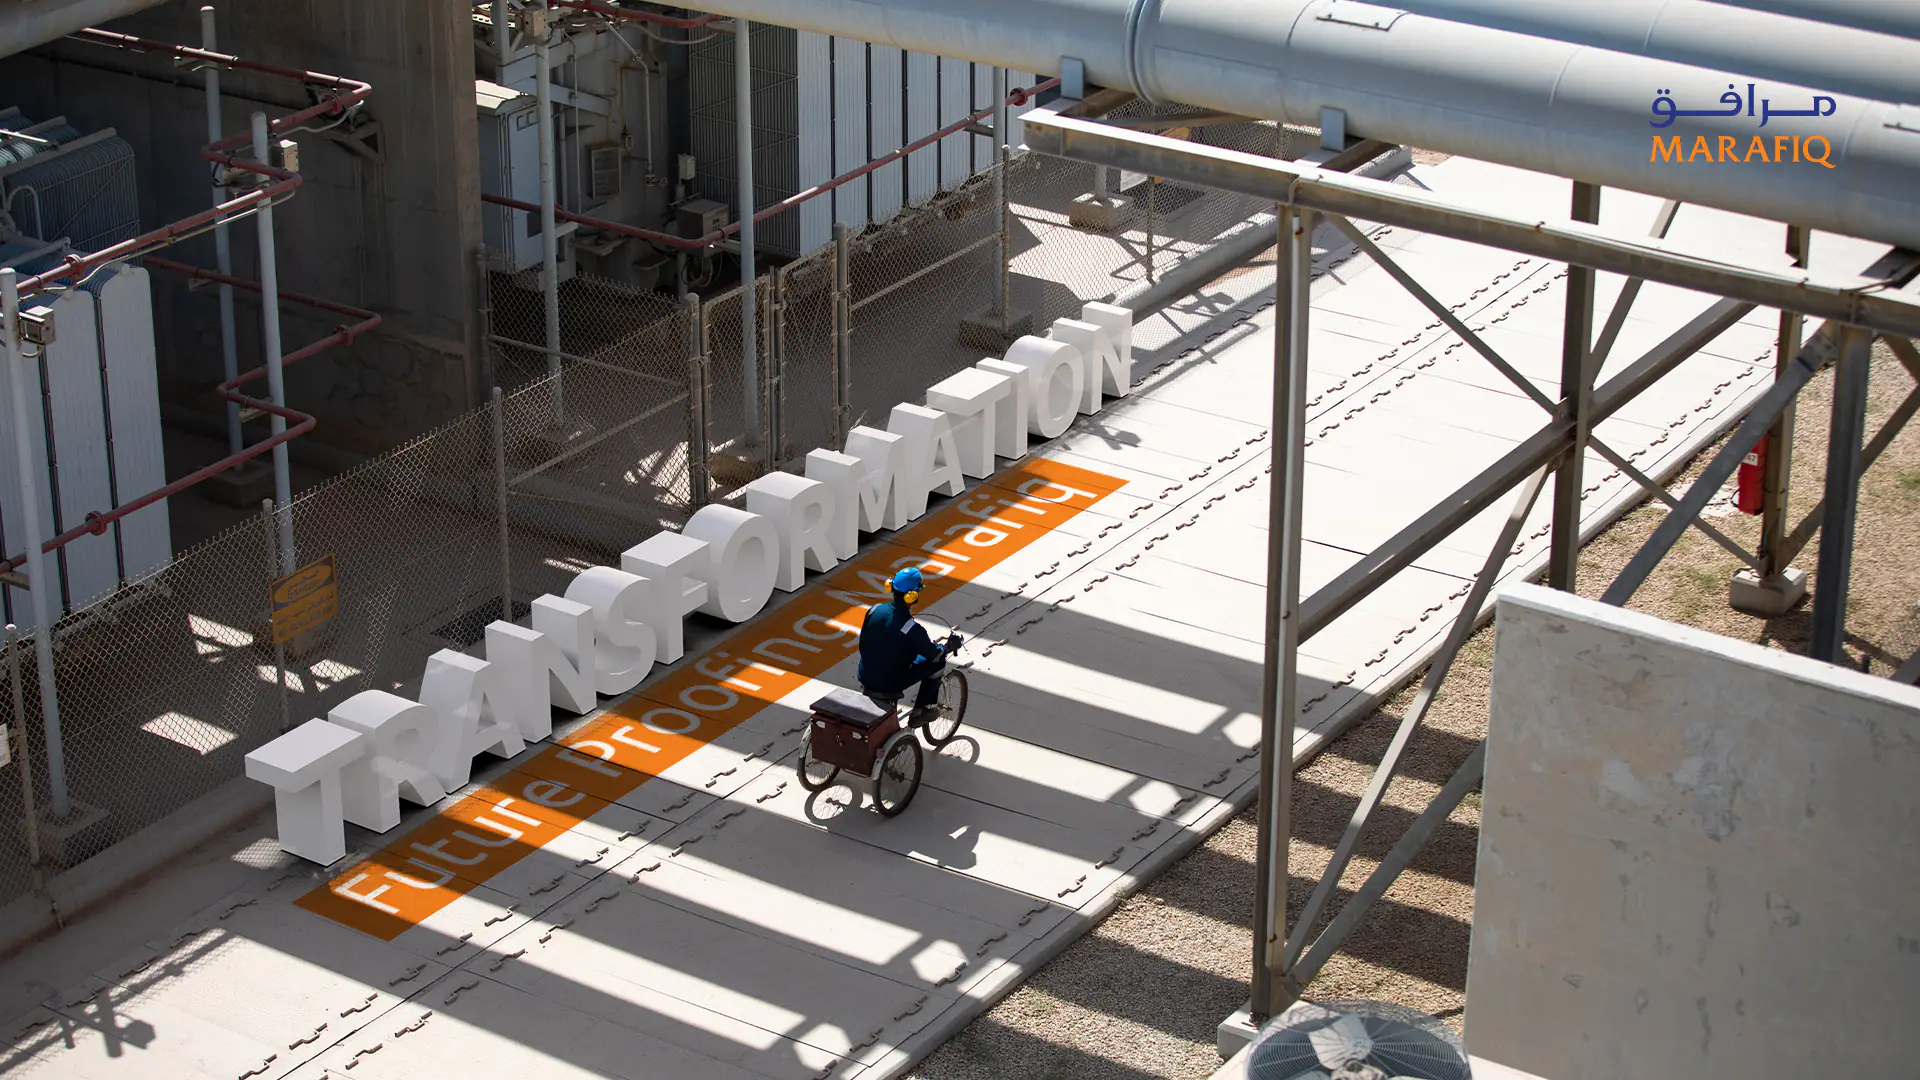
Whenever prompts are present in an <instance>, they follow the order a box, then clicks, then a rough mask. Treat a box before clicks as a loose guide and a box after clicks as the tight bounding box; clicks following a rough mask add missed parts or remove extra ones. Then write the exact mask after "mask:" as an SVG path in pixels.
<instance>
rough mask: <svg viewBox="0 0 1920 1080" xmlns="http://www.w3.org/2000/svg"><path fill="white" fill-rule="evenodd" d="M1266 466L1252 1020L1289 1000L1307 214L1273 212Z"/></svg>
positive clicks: (1309, 264) (1309, 285)
mask: <svg viewBox="0 0 1920 1080" xmlns="http://www.w3.org/2000/svg"><path fill="white" fill-rule="evenodd" d="M1275 217H1276V219H1277V221H1276V227H1277V231H1278V233H1279V236H1278V238H1277V242H1278V250H1277V251H1276V252H1275V256H1276V257H1275V259H1274V269H1275V273H1276V275H1277V277H1276V280H1275V283H1274V296H1275V298H1276V303H1275V306H1274V316H1275V318H1274V322H1275V325H1274V333H1273V351H1274V356H1273V428H1272V432H1273V434H1272V444H1273V464H1272V479H1271V481H1270V482H1269V483H1268V485H1267V621H1266V651H1265V657H1264V660H1263V664H1264V666H1263V668H1262V672H1261V674H1262V679H1261V691H1260V795H1259V800H1260V801H1259V809H1258V812H1257V816H1256V817H1255V829H1256V831H1257V834H1258V836H1257V839H1256V841H1255V853H1256V855H1255V859H1256V863H1257V865H1256V866H1255V878H1254V880H1255V883H1256V884H1255V886H1254V888H1255V892H1254V901H1253V902H1254V913H1253V925H1254V943H1253V986H1252V995H1251V997H1250V1000H1251V1001H1252V1012H1253V1019H1254V1022H1255V1023H1259V1022H1261V1021H1264V1020H1265V1019H1266V1018H1267V1017H1269V1016H1273V1015H1276V1014H1278V1013H1279V1012H1280V1011H1282V1010H1283V1009H1284V1008H1285V1007H1286V1006H1287V1005H1289V1004H1291V1003H1292V1001H1293V1000H1294V998H1295V997H1296V996H1297V995H1298V989H1297V987H1295V986H1293V985H1292V983H1291V980H1289V979H1288V978H1287V965H1286V960H1285V945H1286V938H1287V882H1288V875H1287V847H1288V839H1289V838H1290V837H1291V836H1292V835H1293V819H1292V803H1293V736H1294V722H1295V720H1296V717H1297V711H1298V684H1299V649H1300V640H1301V639H1302V638H1303V637H1305V636H1306V635H1305V633H1304V632H1303V631H1302V630H1301V627H1300V553H1301V543H1300V521H1301V502H1302V496H1303V493H1304V491H1305V489H1306V462H1307V446H1306V431H1307V340H1308V339H1307V318H1308V313H1309V311H1310V310H1311V308H1312V303H1313V216H1312V215H1311V214H1303V213H1299V212H1297V211H1295V210H1293V209H1291V208H1281V209H1279V210H1278V212H1277V213H1276V215H1275Z"/></svg>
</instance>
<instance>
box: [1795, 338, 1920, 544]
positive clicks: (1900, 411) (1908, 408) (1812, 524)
mask: <svg viewBox="0 0 1920 1080" xmlns="http://www.w3.org/2000/svg"><path fill="white" fill-rule="evenodd" d="M1887 340H1889V341H1899V339H1898V338H1893V339H1887ZM1900 344H1901V345H1905V344H1906V343H1905V342H1900ZM1907 347H1908V348H1909V349H1911V348H1912V346H1907ZM1894 355H1895V356H1899V355H1900V351H1899V349H1897V348H1896V349H1895V350H1894ZM1916 359H1917V360H1920V358H1916ZM1916 381H1920V376H1916ZM1916 413H1920V387H1916V388H1915V389H1914V390H1913V391H1912V392H1911V393H1909V394H1908V395H1907V397H1906V400H1904V401H1902V402H1901V403H1900V404H1899V405H1897V406H1895V407H1894V410H1893V413H1892V415H1890V416H1888V417H1887V422H1886V423H1884V424H1882V425H1880V431H1879V432H1878V433H1877V434H1875V435H1874V437H1873V441H1872V442H1869V443H1868V444H1867V448H1866V449H1865V450H1862V451H1861V452H1860V472H1861V474H1862V475H1865V474H1866V471H1867V470H1868V469H1871V468H1873V463H1874V462H1876V461H1878V460H1880V455H1881V453H1883V452H1884V451H1885V450H1886V449H1887V447H1888V446H1890V445H1892V443H1893V440H1894V439H1895V437H1897V436H1898V435H1899V434H1900V432H1902V431H1903V430H1905V429H1906V426H1907V424H1908V422H1909V421H1911V420H1912V419H1913V418H1914V415H1915V414H1916ZM1826 509H1827V500H1826V499H1825V498H1824V497H1823V498H1821V499H1820V500H1819V501H1818V502H1816V503H1814V504H1813V509H1811V510H1809V511H1807V516H1806V517H1804V518H1801V519H1800V524H1799V526H1798V527H1796V528H1795V529H1794V530H1793V533H1792V535H1790V536H1788V537H1787V539H1786V542H1785V543H1784V545H1783V546H1782V548H1781V552H1782V554H1781V559H1782V561H1783V562H1792V561H1793V560H1794V559H1796V558H1798V557H1799V555H1800V553H1801V552H1802V551H1804V550H1806V547H1807V544H1808V542H1809V541H1811V540H1812V539H1813V535H1814V533H1816V532H1818V531H1819V529H1820V520H1821V518H1822V517H1824V516H1825V514H1826Z"/></svg>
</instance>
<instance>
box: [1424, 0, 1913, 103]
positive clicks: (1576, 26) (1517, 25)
mask: <svg viewBox="0 0 1920 1080" xmlns="http://www.w3.org/2000/svg"><path fill="white" fill-rule="evenodd" d="M1394 6H1396V7H1401V8H1405V9H1406V10H1408V11H1412V12H1417V13H1419V14H1422V15H1431V16H1433V17H1434V18H1437V19H1448V20H1451V21H1453V22H1464V23H1472V24H1473V25H1475V26H1490V27H1493V28H1495V29H1498V30H1511V31H1513V32H1515V33H1518V34H1531V35H1533V36H1535V37H1544V38H1552V39H1554V40H1556V41H1566V42H1572V43H1574V44H1577V45H1592V46H1594V47H1596V48H1601V49H1610V50H1613V51H1614V52H1622V53H1631V54H1634V55H1637V56H1651V57H1656V58H1658V59H1661V60H1672V61H1674V62H1676V63H1681V64H1693V65H1696V66H1698V67H1705V68H1714V69H1716V70H1722V71H1732V72H1738V73H1740V74H1742V75H1747V76H1750V77H1753V78H1757V79H1763V80H1779V81H1781V82H1786V83H1793V84H1796V85H1800V86H1817V87H1820V88H1821V89H1823V90H1835V91H1838V92H1840V93H1843V94H1852V95H1854V96H1856V97H1864V98H1872V99H1875V100H1879V101H1899V102H1910V103H1911V102H1920V41H1915V40H1913V39H1911V38H1907V37H1896V36H1893V35H1890V34H1880V33H1873V32H1871V31H1868V30H1861V29H1857V28H1855V27H1854V26H1836V25H1834V24H1833V23H1830V22H1813V21H1809V20H1808V19H1803V18H1793V17H1791V16H1787V15H1779V14H1774V13H1773V12H1770V11H1749V10H1746V9H1744V8H1739V7H1732V6H1729V5H1727V4H1716V3H1712V2H1710V0H1609V2H1608V3H1605V4H1593V3H1588V2H1586V0H1398V2H1397V3H1396V4H1395V5H1394ZM1910 6H1911V8H1912V9H1913V10H1914V11H1915V12H1916V13H1920V3H1916V4H1912V5H1910ZM1916 21H1920V20H1916Z"/></svg>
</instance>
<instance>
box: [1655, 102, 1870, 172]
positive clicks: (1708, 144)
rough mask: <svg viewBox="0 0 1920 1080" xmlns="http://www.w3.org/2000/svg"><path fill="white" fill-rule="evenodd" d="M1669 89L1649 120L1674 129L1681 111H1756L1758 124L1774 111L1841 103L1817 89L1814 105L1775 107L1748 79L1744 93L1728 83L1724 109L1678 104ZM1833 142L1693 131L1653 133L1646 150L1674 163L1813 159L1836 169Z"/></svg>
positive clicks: (1818, 111)
mask: <svg viewBox="0 0 1920 1080" xmlns="http://www.w3.org/2000/svg"><path fill="white" fill-rule="evenodd" d="M1672 93H1673V92H1672V91H1671V90H1659V91H1657V92H1656V96H1655V97H1654V99H1653V115H1654V119H1652V120H1650V121H1648V122H1647V124H1648V126H1649V127H1655V128H1670V127H1672V126H1673V124H1674V121H1675V120H1677V119H1678V118H1680V117H1682V116H1707V117H1735V116H1739V115H1741V114H1742V113H1745V114H1746V115H1747V116H1750V117H1751V116H1758V117H1759V118H1760V123H1759V124H1758V125H1757V126H1759V127H1766V126H1767V122H1768V121H1770V120H1772V119H1773V118H1774V117H1776V116H1807V117H1816V118H1817V117H1823V116H1832V115H1833V114H1834V110H1835V109H1837V108H1839V102H1838V101H1836V100H1835V99H1834V98H1831V97H1828V96H1827V95H1825V94H1817V95H1815V96H1814V99H1813V107H1812V108H1810V109H1776V108H1774V107H1773V100H1772V99H1771V98H1761V99H1759V100H1758V102H1757V104H1756V101H1755V97H1756V95H1755V86H1754V84H1753V83H1748V84H1747V92H1746V95H1745V96H1744V97H1743V96H1741V94H1740V91H1739V88H1738V87H1736V86H1735V85H1734V84H1733V83H1728V84H1727V91H1726V93H1724V94H1721V95H1720V105H1721V107H1720V108H1717V109H1682V108H1680V107H1679V106H1677V105H1675V104H1674V101H1673V97H1672ZM1832 157H1833V144H1832V143H1831V142H1829V141H1828V140H1827V137H1826V136H1824V135H1802V134H1782V135H1772V136H1770V137H1768V136H1761V135H1754V136H1753V137H1751V138H1750V139H1747V140H1746V141H1745V144H1744V145H1742V140H1741V138H1740V136H1738V135H1726V134H1720V133H1715V134H1714V135H1713V136H1711V137H1709V136H1707V135H1694V136H1692V139H1691V141H1689V139H1688V136H1685V135H1655V136H1654V137H1653V147H1652V148H1651V149H1650V150H1649V151H1648V152H1647V161H1648V162H1656V161H1660V162H1667V163H1670V164H1683V165H1684V164H1695V163H1699V162H1709V163H1714V164H1726V163H1729V162H1731V163H1733V164H1736V165H1747V164H1755V163H1764V164H1768V165H1796V164H1801V163H1805V164H1809V165H1820V166H1824V167H1826V168H1829V169H1831V168H1833V167H1834V164H1833V161H1832Z"/></svg>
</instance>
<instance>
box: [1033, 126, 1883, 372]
mask: <svg viewBox="0 0 1920 1080" xmlns="http://www.w3.org/2000/svg"><path fill="white" fill-rule="evenodd" d="M1023 122H1024V124H1025V130H1026V132H1027V144H1028V145H1029V146H1031V147H1032V148H1033V149H1035V150H1038V151H1040V152H1042V153H1046V154H1052V155H1055V156H1057V157H1065V158H1072V159H1073V160H1076V161H1085V162H1089V163H1092V164H1096V165H1105V166H1108V167H1111V168H1118V169H1124V170H1126V171H1129V172H1141V173H1146V174H1148V175H1150V176H1160V177H1163V178H1165V179H1167V180H1169V181H1171V182H1174V183H1181V184H1191V185H1196V186H1200V187H1212V188H1219V189H1221V190H1224V191H1232V192H1236V193H1238V194H1242V195H1248V196H1251V197H1253V198H1256V199H1261V200H1272V201H1274V202H1278V203H1281V204H1287V205H1294V206H1298V207H1300V208H1301V209H1305V210H1317V211H1321V212H1324V213H1329V214H1339V215H1341V216H1344V217H1351V218H1356V219H1359V220H1361V221H1373V222H1379V223H1381V224H1384V225H1394V226H1398V227H1400V228H1406V229H1413V230H1415V231H1417V232H1424V233H1432V234H1434V235H1436V236H1446V237H1451V238H1453V239H1456V240H1466V241H1469V242H1472V243H1477V244H1486V245H1489V246H1491V247H1498V248H1503V249H1505V250H1508V251H1515V252H1519V253H1521V254H1526V255H1533V256H1536V257H1539V258H1543V259H1551V260H1553V261H1555V262H1564V263H1571V264H1575V265H1579V266H1589V267H1592V268H1594V269H1595V270H1603V271H1606V272H1608V273H1614V274H1623V275H1625V276H1627V277H1638V278H1644V279H1645V280H1647V281H1657V282H1660V283H1662V284H1665V285H1673V286H1677V287H1679V288H1683V289H1691V290H1694V291H1696V292H1703V293H1707V294H1710V295H1714V296H1721V297H1726V298H1729V299H1734V300H1744V301H1747V302H1749V303H1752V304H1754V305H1755V306H1764V307H1776V308H1780V309H1782V310H1787V311H1799V312H1802V313H1804V314H1807V315H1813V316H1817V317H1819V318H1823V319H1832V320H1837V321H1840V322H1845V323H1851V324H1853V325H1857V326H1864V327H1867V328H1869V329H1872V330H1877V331H1880V332H1883V333H1889V334H1898V335H1900V336H1902V337H1917V336H1920V300H1916V298H1914V297H1911V296H1907V295H1904V294H1901V293H1897V292H1893V291H1890V290H1887V289H1886V288H1885V282H1884V281H1879V280H1874V279H1870V278H1864V277H1851V276H1842V275H1833V274H1816V273H1813V272H1811V271H1804V270H1771V269H1767V268H1764V267H1752V266H1742V265H1739V264H1736V263H1732V262H1725V261H1722V260H1719V259H1714V258H1710V257H1706V256H1701V255H1695V254H1691V253H1688V252H1685V251H1682V250H1680V249H1678V248H1675V247H1671V246H1668V245H1667V244H1665V243H1654V242H1649V241H1646V240H1642V239H1635V238H1628V237H1622V236H1617V235H1614V234H1612V233H1609V232H1607V231H1605V230H1602V229H1601V228H1600V227H1599V226H1597V225H1588V224H1583V223H1579V222H1573V221H1529V220H1527V219H1524V218H1516V217H1511V216H1509V215H1507V214H1504V213H1502V212H1500V211H1498V210H1488V209H1482V208H1478V207H1472V206H1467V205H1465V204H1461V203H1455V202H1451V201H1449V200H1447V199H1443V198H1441V197H1439V196H1437V195H1434V194H1433V193H1431V192H1428V191H1423V190H1420V189H1418V188H1412V187H1403V186H1400V185H1396V184H1391V183H1387V182H1385V181H1379V180H1369V179H1366V178H1364V177H1356V176H1349V175H1345V174H1341V173H1333V172H1329V171H1327V170H1325V169H1323V168H1318V167H1315V166H1313V165H1307V164H1303V163H1300V162H1289V161H1279V160H1276V159H1274V158H1268V157H1262V156H1260V155H1257V154H1247V153H1241V152H1239V151H1235V150H1225V149H1222V148H1220V147H1214V146H1203V145H1200V144H1196V143H1189V142H1184V141H1181V140H1177V139H1168V138H1165V137H1163V136H1159V135H1154V134H1151V133H1148V132H1142V131H1128V130H1125V129H1122V128H1117V127H1114V126H1112V125H1110V124H1104V123H1101V122H1099V121H1096V120H1087V119H1083V118H1080V117H1078V116H1073V115H1069V114H1068V113H1067V112H1065V111H1062V110H1061V109H1059V108H1048V107H1041V108H1036V109H1033V110H1032V111H1030V112H1028V113H1027V115H1026V116H1025V117H1024V118H1023Z"/></svg>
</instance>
